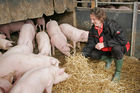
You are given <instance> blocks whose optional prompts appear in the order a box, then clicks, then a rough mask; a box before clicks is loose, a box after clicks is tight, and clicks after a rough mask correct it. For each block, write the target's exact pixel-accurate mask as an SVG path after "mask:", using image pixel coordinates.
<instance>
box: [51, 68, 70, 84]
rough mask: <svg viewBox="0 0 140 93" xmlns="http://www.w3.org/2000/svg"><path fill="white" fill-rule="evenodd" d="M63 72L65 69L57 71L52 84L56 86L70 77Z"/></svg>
mask: <svg viewBox="0 0 140 93" xmlns="http://www.w3.org/2000/svg"><path fill="white" fill-rule="evenodd" d="M64 70H65V68H62V69H58V71H57V74H56V77H55V80H54V84H58V83H59V82H62V81H64V80H66V79H68V78H69V77H70V75H69V74H67V73H66V72H64Z"/></svg>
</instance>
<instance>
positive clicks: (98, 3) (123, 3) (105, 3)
mask: <svg viewBox="0 0 140 93" xmlns="http://www.w3.org/2000/svg"><path fill="white" fill-rule="evenodd" d="M98 4H124V5H125V4H127V5H128V4H134V2H98Z"/></svg>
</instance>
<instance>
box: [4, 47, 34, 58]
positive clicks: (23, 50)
mask: <svg viewBox="0 0 140 93" xmlns="http://www.w3.org/2000/svg"><path fill="white" fill-rule="evenodd" d="M32 52H33V49H32V47H29V46H27V45H16V46H14V47H12V48H10V49H8V50H7V51H6V52H5V53H4V54H3V56H5V55H8V54H14V53H32Z"/></svg>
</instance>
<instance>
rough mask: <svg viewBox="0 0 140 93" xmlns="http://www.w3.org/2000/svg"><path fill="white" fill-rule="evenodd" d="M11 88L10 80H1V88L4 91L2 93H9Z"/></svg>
mask: <svg viewBox="0 0 140 93" xmlns="http://www.w3.org/2000/svg"><path fill="white" fill-rule="evenodd" d="M11 87H12V84H11V83H10V82H9V81H8V80H6V79H3V78H0V88H1V90H2V91H3V92H2V93H9V90H10V89H11Z"/></svg>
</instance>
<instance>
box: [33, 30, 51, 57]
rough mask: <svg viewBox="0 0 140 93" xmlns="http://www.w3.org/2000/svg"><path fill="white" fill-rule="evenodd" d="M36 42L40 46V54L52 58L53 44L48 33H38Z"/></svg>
mask: <svg viewBox="0 0 140 93" xmlns="http://www.w3.org/2000/svg"><path fill="white" fill-rule="evenodd" d="M36 40H37V44H38V50H39V54H42V55H46V56H48V55H49V56H51V44H50V39H49V36H48V35H47V33H46V32H45V31H41V32H38V33H37V34H36Z"/></svg>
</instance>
